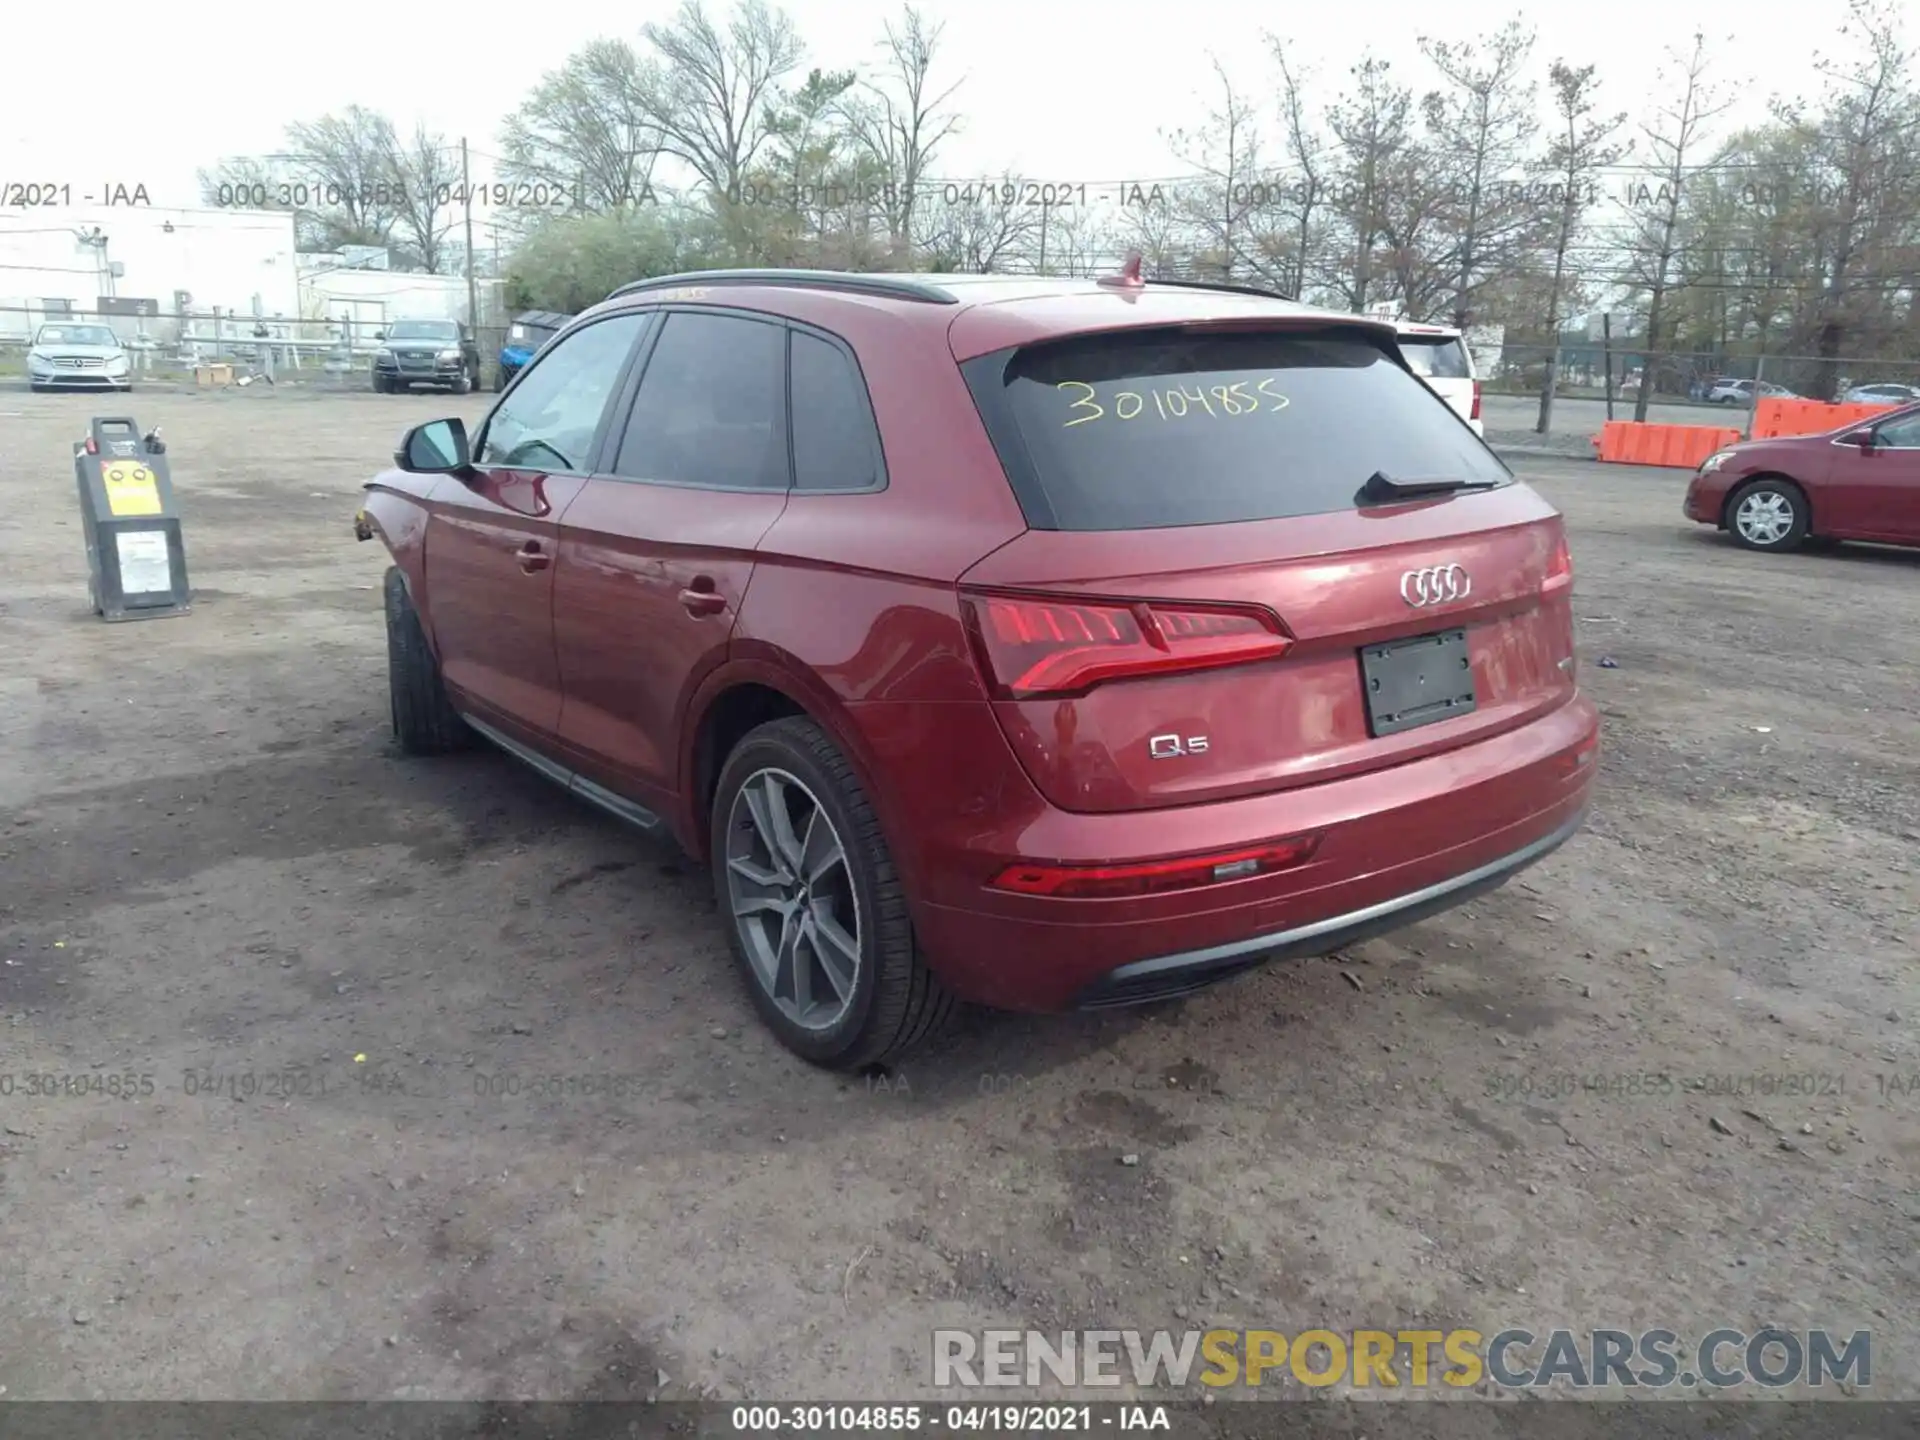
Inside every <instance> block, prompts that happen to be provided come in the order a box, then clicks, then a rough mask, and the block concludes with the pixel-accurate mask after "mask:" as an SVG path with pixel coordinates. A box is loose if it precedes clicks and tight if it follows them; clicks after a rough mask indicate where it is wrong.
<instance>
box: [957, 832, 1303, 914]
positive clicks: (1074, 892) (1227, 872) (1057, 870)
mask: <svg viewBox="0 0 1920 1440" xmlns="http://www.w3.org/2000/svg"><path fill="white" fill-rule="evenodd" d="M1319 843H1320V837H1319V836H1318V835H1296V836H1294V837H1293V838H1291V839H1287V840H1275V841H1271V842H1270V843H1268V844H1265V845H1248V846H1244V847H1242V848H1240V849H1238V850H1222V851H1217V852H1215V853H1213V854H1210V855H1184V856H1181V857H1180V858H1179V859H1175V860H1148V861H1143V862H1140V863H1138V864H1132V865H1009V866H1008V867H1007V868H1006V869H1005V870H1002V871H1001V872H1000V873H999V874H998V875H996V876H995V877H994V879H993V886H994V888H995V889H996V890H1010V891H1012V892H1014V893H1015V894H1018V895H1046V896H1050V897H1052V898H1053V899H1056V900H1114V899H1121V898H1124V897H1126V896H1129V895H1156V894H1159V893H1161V892H1163V891H1167V890H1190V889H1192V888H1193V887H1194V886H1196V885H1220V884H1224V883H1225V882H1227V881H1229V880H1250V879H1252V878H1253V877H1254V876H1256V875H1270V874H1272V873H1273V872H1274V871H1276V870H1287V869H1291V868H1292V867H1294V866H1296V865H1302V864H1305V863H1306V862H1307V861H1308V860H1310V859H1312V858H1313V852H1314V848H1315V847H1316V846H1317V845H1319Z"/></svg>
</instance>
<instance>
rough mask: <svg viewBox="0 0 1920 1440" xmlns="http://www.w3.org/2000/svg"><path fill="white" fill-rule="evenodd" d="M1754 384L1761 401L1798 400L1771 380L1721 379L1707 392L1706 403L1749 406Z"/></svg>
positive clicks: (1796, 396) (1789, 391)
mask: <svg viewBox="0 0 1920 1440" xmlns="http://www.w3.org/2000/svg"><path fill="white" fill-rule="evenodd" d="M1756 383H1757V384H1758V385H1759V387H1760V398H1761V399H1763V400H1798V399H1799V398H1800V397H1799V396H1798V395H1796V394H1794V393H1793V391H1791V390H1789V389H1787V388H1786V387H1785V386H1783V385H1775V384H1774V383H1773V382H1772V381H1771V380H1761V381H1758V382H1755V381H1752V380H1728V379H1725V378H1722V379H1719V380H1716V381H1714V382H1713V387H1712V388H1711V389H1709V390H1708V391H1707V403H1708V404H1709V405H1751V404H1753V388H1754V385H1755V384H1756Z"/></svg>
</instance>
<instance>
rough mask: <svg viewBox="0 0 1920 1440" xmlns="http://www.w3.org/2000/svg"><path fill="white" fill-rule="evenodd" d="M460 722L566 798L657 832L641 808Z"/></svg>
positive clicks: (655, 820) (490, 731) (489, 730)
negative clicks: (556, 786)
mask: <svg viewBox="0 0 1920 1440" xmlns="http://www.w3.org/2000/svg"><path fill="white" fill-rule="evenodd" d="M460 718H461V719H462V720H464V721H466V722H467V724H469V725H471V726H472V727H473V729H474V731H475V732H476V733H477V734H480V735H484V736H485V737H486V738H487V739H489V740H491V741H492V742H493V743H494V744H495V745H498V746H499V747H500V748H501V749H502V750H504V751H506V752H507V753H508V754H509V755H511V756H513V758H514V759H516V760H518V761H520V762H521V763H522V764H524V765H526V766H527V767H528V768H529V769H532V770H537V771H538V772H539V773H540V774H542V775H544V776H546V777H547V779H549V780H551V781H553V783H554V784H556V785H558V786H559V787H560V788H561V789H562V790H565V791H567V792H568V793H569V794H572V795H578V796H579V797H580V798H581V799H582V800H585V801H587V802H588V803H589V804H592V805H597V806H599V807H600V809H602V810H604V811H606V812H607V814H609V815H611V816H613V818H614V819H616V820H624V821H625V822H626V823H627V824H629V825H631V826H633V827H634V828H635V829H636V830H658V829H659V828H660V817H659V816H658V815H656V814H654V813H653V812H652V811H651V810H649V809H647V808H646V807H645V806H644V805H636V804H634V803H633V801H631V800H629V799H627V797H626V796H624V795H616V794H614V793H613V791H611V790H609V789H607V787H606V786H604V785H596V784H595V783H594V782H593V781H591V780H589V779H587V777H586V776H584V775H578V774H575V773H574V772H573V771H571V770H569V769H567V767H566V766H564V765H562V764H560V763H559V762H557V761H554V760H550V759H548V758H547V757H546V756H545V755H542V754H541V753H540V752H539V751H537V750H534V749H531V748H529V747H528V746H525V745H522V744H521V743H520V742H519V741H518V740H515V739H513V738H512V737H511V736H507V735H502V734H501V733H500V732H499V731H498V730H496V729H494V728H493V726H491V725H489V724H487V722H486V721H484V720H476V719H474V718H473V717H472V716H471V715H466V714H462V715H461V717H460Z"/></svg>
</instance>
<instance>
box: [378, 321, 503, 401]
mask: <svg viewBox="0 0 1920 1440" xmlns="http://www.w3.org/2000/svg"><path fill="white" fill-rule="evenodd" d="M379 338H380V342H381V344H380V348H379V349H378V350H376V351H374V352H373V388H374V389H375V390H376V391H378V392H379V393H380V394H382V395H390V394H392V393H393V392H394V391H396V390H411V389H413V387H414V386H416V385H434V386H438V387H441V388H443V389H448V390H451V391H453V393H454V394H456V395H464V394H466V393H467V392H468V391H469V390H478V389H479V388H480V347H479V345H477V344H476V343H474V338H473V332H472V331H471V330H469V329H468V328H467V327H466V326H465V325H463V324H461V323H460V322H459V321H457V320H396V321H394V323H393V326H392V328H391V329H388V330H383V331H381V332H380V334H379Z"/></svg>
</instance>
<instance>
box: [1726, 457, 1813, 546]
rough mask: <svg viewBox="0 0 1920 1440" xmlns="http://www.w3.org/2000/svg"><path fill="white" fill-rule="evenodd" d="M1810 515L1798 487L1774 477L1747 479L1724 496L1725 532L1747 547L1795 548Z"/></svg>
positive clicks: (1802, 539)
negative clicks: (1725, 502) (1725, 501)
mask: <svg viewBox="0 0 1920 1440" xmlns="http://www.w3.org/2000/svg"><path fill="white" fill-rule="evenodd" d="M1812 518H1813V516H1812V513H1811V511H1810V510H1809V509H1808V507H1807V497H1806V495H1805V493H1804V492H1803V491H1802V490H1801V489H1800V487H1799V486H1798V485H1796V484H1794V483H1793V482H1792V481H1791V480H1784V479H1780V478H1778V477H1775V476H1762V477H1761V478H1760V479H1758V480H1749V481H1748V482H1747V483H1746V484H1744V485H1742V486H1741V487H1740V488H1739V489H1738V490H1736V491H1734V492H1733V494H1732V495H1731V496H1729V497H1728V499H1727V533H1728V534H1729V535H1731V536H1733V539H1734V543H1735V544H1738V545H1742V546H1744V547H1745V548H1747V549H1748V550H1767V551H1774V552H1778V553H1781V554H1784V553H1786V552H1787V551H1789V550H1797V549H1799V548H1800V546H1801V545H1802V544H1803V543H1805V541H1806V538H1807V526H1808V524H1809V522H1810V521H1811V520H1812Z"/></svg>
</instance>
